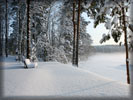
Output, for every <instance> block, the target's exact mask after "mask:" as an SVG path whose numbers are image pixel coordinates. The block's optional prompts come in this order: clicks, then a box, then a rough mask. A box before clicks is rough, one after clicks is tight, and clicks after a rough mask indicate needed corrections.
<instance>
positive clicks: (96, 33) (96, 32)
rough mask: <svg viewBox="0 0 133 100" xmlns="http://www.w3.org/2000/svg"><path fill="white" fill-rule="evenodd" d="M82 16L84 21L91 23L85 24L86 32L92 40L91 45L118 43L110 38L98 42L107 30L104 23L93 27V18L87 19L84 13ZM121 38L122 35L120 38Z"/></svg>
mask: <svg viewBox="0 0 133 100" xmlns="http://www.w3.org/2000/svg"><path fill="white" fill-rule="evenodd" d="M82 16H83V17H84V18H85V20H86V21H90V22H91V23H90V24H89V25H88V26H87V33H89V34H90V35H91V38H92V40H93V44H92V45H111V44H113V45H118V43H115V42H114V40H113V39H112V38H111V39H110V40H109V41H106V42H105V43H103V44H100V43H99V41H100V39H101V38H102V35H103V34H104V33H105V34H107V33H108V31H109V30H106V28H105V27H104V24H99V25H98V26H97V27H96V28H94V27H93V26H94V24H93V22H94V21H93V20H91V19H89V17H88V16H87V14H86V13H83V14H82ZM121 40H123V37H122V39H121Z"/></svg>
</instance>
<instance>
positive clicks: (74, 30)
mask: <svg viewBox="0 0 133 100" xmlns="http://www.w3.org/2000/svg"><path fill="white" fill-rule="evenodd" d="M75 3H76V2H75V0H74V2H73V33H74V34H73V58H72V64H73V65H74V66H75V65H76V62H75V60H76V59H75V55H76V53H75V49H76V48H75V47H76V45H75V43H76V23H75Z"/></svg>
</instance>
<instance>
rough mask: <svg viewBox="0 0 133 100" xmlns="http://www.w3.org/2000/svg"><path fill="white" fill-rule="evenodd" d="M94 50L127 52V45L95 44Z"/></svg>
mask: <svg viewBox="0 0 133 100" xmlns="http://www.w3.org/2000/svg"><path fill="white" fill-rule="evenodd" d="M94 52H100V53H113V52H125V47H124V46H123V45H122V46H119V45H102V46H94Z"/></svg>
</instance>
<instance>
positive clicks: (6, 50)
mask: <svg viewBox="0 0 133 100" xmlns="http://www.w3.org/2000/svg"><path fill="white" fill-rule="evenodd" d="M7 8H8V1H7V0H6V14H5V18H6V21H5V22H6V23H5V24H6V25H5V26H6V34H5V46H6V47H5V53H6V57H8V11H7Z"/></svg>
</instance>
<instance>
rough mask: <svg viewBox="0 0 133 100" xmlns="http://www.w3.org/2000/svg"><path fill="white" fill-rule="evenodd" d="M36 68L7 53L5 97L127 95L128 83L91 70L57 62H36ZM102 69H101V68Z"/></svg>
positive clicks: (2, 69)
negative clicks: (29, 66)
mask: <svg viewBox="0 0 133 100" xmlns="http://www.w3.org/2000/svg"><path fill="white" fill-rule="evenodd" d="M38 66H39V67H38V68H30V69H24V65H23V64H22V63H20V62H16V61H15V57H13V56H9V57H8V58H6V59H5V61H4V67H3V68H1V70H0V71H3V74H4V75H3V77H4V82H3V84H4V87H3V94H4V97H9V96H69V97H70V96H90V97H110V96H116V97H129V96H130V90H129V85H127V84H126V83H124V82H118V81H114V80H111V79H107V78H106V77H102V76H99V75H98V74H95V73H94V72H93V71H92V72H91V71H86V70H83V69H81V68H76V67H73V66H71V65H70V64H61V63H58V62H39V64H38ZM103 70H104V69H103Z"/></svg>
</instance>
